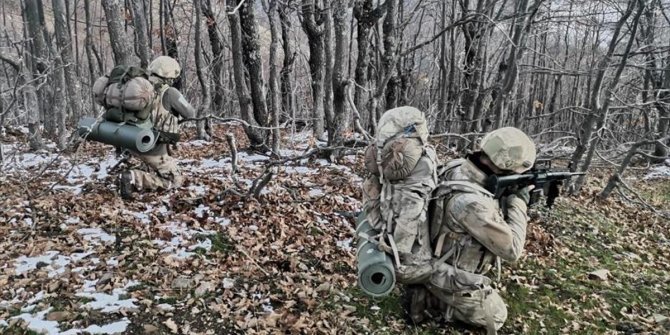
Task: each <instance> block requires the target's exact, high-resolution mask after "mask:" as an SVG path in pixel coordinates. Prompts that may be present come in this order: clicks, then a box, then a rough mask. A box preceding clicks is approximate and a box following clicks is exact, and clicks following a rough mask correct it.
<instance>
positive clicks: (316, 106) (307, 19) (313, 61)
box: [302, 0, 325, 138]
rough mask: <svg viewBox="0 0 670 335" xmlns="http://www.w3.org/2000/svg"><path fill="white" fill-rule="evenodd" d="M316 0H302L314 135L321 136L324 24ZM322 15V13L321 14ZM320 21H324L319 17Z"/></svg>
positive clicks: (322, 130) (322, 128) (322, 127)
mask: <svg viewBox="0 0 670 335" xmlns="http://www.w3.org/2000/svg"><path fill="white" fill-rule="evenodd" d="M314 1H315V0H303V1H302V16H303V21H302V27H303V30H304V31H305V33H306V34H307V39H308V40H309V69H310V72H311V74H312V101H313V106H312V119H313V122H314V126H313V130H314V136H315V137H316V138H320V137H321V136H322V135H323V132H324V126H323V120H324V110H323V101H324V87H323V84H324V68H325V60H324V57H325V56H324V52H325V51H324V25H323V24H322V23H321V24H319V23H320V22H317V19H316V16H317V14H316V13H315V11H316V10H317V8H316V6H315V4H314ZM319 16H321V14H319ZM319 21H322V20H321V19H319Z"/></svg>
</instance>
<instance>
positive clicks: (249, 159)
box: [226, 152, 270, 163]
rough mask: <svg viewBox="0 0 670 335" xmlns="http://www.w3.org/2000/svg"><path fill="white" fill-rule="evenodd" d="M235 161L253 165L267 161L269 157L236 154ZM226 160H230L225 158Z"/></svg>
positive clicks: (243, 153)
mask: <svg viewBox="0 0 670 335" xmlns="http://www.w3.org/2000/svg"><path fill="white" fill-rule="evenodd" d="M237 159H238V160H240V161H243V162H249V163H254V162H261V161H266V160H269V159H270V157H268V156H263V155H257V154H253V155H250V154H249V153H247V152H240V153H238V154H237ZM226 160H230V158H227V159H226Z"/></svg>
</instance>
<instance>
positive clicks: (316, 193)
mask: <svg viewBox="0 0 670 335" xmlns="http://www.w3.org/2000/svg"><path fill="white" fill-rule="evenodd" d="M308 195H309V196H310V197H312V198H316V197H321V196H324V195H326V193H324V192H323V190H322V189H320V188H313V189H311V190H309V193H308Z"/></svg>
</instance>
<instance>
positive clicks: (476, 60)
mask: <svg viewBox="0 0 670 335" xmlns="http://www.w3.org/2000/svg"><path fill="white" fill-rule="evenodd" d="M491 1H495V0H491ZM487 4H488V0H477V5H476V6H475V9H474V12H475V13H482V14H486V13H485V9H486V5H487ZM469 7H470V0H464V1H463V2H462V3H461V10H462V14H461V15H462V19H465V17H466V16H467V15H470V13H471V12H472V9H470V8H469ZM487 25H488V23H486V22H484V23H481V22H468V23H466V24H464V25H463V26H462V31H463V37H464V38H465V60H464V62H465V64H464V67H463V79H462V81H463V83H462V87H463V88H462V91H463V93H462V94H463V95H462V98H461V108H462V112H461V113H462V114H461V117H462V121H463V124H462V128H461V131H462V132H463V133H467V132H478V131H479V124H480V122H479V120H478V119H479V115H483V113H484V111H481V110H479V108H477V101H480V99H479V97H480V87H481V86H482V83H481V79H482V72H483V71H482V68H483V66H482V61H483V58H484V57H483V54H484V48H483V45H484V41H483V39H484V38H485V37H486V36H488V33H487V30H488V27H487ZM464 144H465V143H464V142H461V145H464Z"/></svg>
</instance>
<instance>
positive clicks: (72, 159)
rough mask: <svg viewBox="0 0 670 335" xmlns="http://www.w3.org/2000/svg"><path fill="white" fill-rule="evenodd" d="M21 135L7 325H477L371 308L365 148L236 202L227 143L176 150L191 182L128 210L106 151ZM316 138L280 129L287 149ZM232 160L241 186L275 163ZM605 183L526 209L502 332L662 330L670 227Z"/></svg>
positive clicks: (509, 268)
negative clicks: (361, 271)
mask: <svg viewBox="0 0 670 335" xmlns="http://www.w3.org/2000/svg"><path fill="white" fill-rule="evenodd" d="M215 131H216V134H217V135H219V138H220V137H223V135H224V134H225V133H226V132H228V131H230V132H234V133H235V134H236V137H237V138H238V139H242V138H243V136H242V134H241V133H240V131H239V129H236V128H227V127H223V126H222V127H217V128H216V130H215ZM21 140H22V138H21V136H20V134H18V135H17V136H8V137H7V138H5V139H4V141H3V143H2V144H3V147H4V148H5V155H6V156H7V157H5V162H4V163H3V164H2V169H1V170H0V184H1V186H0V209H1V210H0V333H3V334H25V333H46V334H89V333H90V334H108V333H115V332H118V333H122V332H123V333H129V334H140V333H155V334H163V333H180V334H236V333H239V334H255V333H258V334H262V333H295V334H299V333H306V334H321V333H328V334H359V333H375V334H398V333H401V334H402V333H404V334H434V333H437V334H459V333H478V332H477V331H476V330H474V329H472V328H469V327H467V326H464V325H461V324H456V325H446V324H440V323H431V322H429V323H426V324H422V325H409V324H407V323H406V321H405V320H404V313H403V310H402V305H401V300H402V298H401V296H402V292H401V289H397V290H396V291H394V292H393V294H392V295H390V296H389V297H386V298H384V299H377V300H373V299H369V298H367V297H365V296H363V295H362V294H361V293H360V291H359V290H358V289H357V288H356V275H355V245H354V244H353V243H352V238H353V233H354V230H353V224H354V222H353V213H355V212H357V211H358V210H360V206H361V204H360V201H359V199H360V193H359V186H360V183H361V182H362V179H361V177H360V176H362V160H361V156H360V155H351V156H346V157H344V158H343V159H342V161H340V162H338V163H337V164H335V163H329V162H327V161H325V160H322V159H319V158H316V157H312V158H309V159H303V160H297V161H293V162H289V163H286V164H283V165H281V166H280V167H279V168H278V171H277V175H276V176H275V177H274V178H273V179H272V181H271V182H270V184H269V185H268V186H267V187H266V188H265V190H264V192H263V194H262V195H261V197H260V199H258V200H253V199H243V198H241V197H239V196H237V195H235V194H234V192H229V190H231V189H233V188H235V186H234V185H233V181H232V179H231V176H230V173H231V165H230V159H229V153H228V147H227V145H226V143H225V141H220V140H215V141H214V142H212V143H205V142H200V141H188V142H185V143H183V144H181V145H180V149H179V152H178V154H177V155H178V157H179V159H180V167H181V168H182V169H183V172H184V174H185V176H186V178H187V181H186V184H185V185H184V186H183V187H182V188H180V189H177V190H175V191H171V192H168V193H148V194H144V195H140V196H138V198H137V199H136V200H135V201H132V202H128V201H122V200H121V199H120V198H119V197H118V196H117V193H116V185H115V181H114V180H115V176H114V174H113V173H110V171H109V169H110V168H111V167H113V166H114V165H115V164H116V162H117V158H116V157H115V156H114V153H113V150H112V149H110V148H108V147H104V146H102V145H96V144H91V143H87V144H85V145H84V146H82V147H80V148H79V150H77V151H76V152H69V153H65V154H63V155H57V154H53V153H48V152H45V153H42V154H40V153H37V154H35V153H26V152H24V151H25V148H24V146H23V145H21V144H18V143H21ZM316 144H318V143H317V142H315V141H312V140H310V139H309V136H306V134H303V133H298V134H294V135H293V136H289V135H287V143H286V145H285V147H286V148H285V149H284V150H283V151H282V155H285V156H299V155H301V154H302V153H304V152H305V150H306V149H307V148H308V147H309V146H310V145H316ZM239 146H240V147H241V148H242V147H244V146H245V143H240V144H239ZM239 159H240V163H239V165H240V171H239V172H238V179H239V180H240V181H241V184H242V185H241V186H242V187H243V188H246V187H249V186H250V185H251V183H252V182H253V180H254V179H255V178H256V177H258V176H259V175H260V174H261V173H262V172H263V169H264V164H265V163H266V162H267V161H268V160H270V159H271V158H269V157H267V156H264V155H259V154H254V153H246V152H240V154H239ZM641 176H643V174H641V175H640V176H639V177H640V178H637V179H635V180H629V184H633V185H635V187H636V189H638V190H641V192H640V194H641V195H642V196H643V197H644V198H645V200H646V201H647V202H649V203H650V204H652V205H654V206H655V207H656V208H658V209H659V210H665V211H667V210H670V204H669V203H670V180H669V179H667V177H665V179H664V177H662V176H661V177H660V178H658V179H653V180H644V179H642V178H641ZM605 177H606V174H604V173H603V174H602V175H596V176H594V178H592V180H591V182H590V184H589V185H588V187H587V191H586V192H584V193H583V195H582V196H580V197H578V198H567V199H561V200H560V201H559V202H558V204H557V206H556V208H554V210H553V211H551V212H547V211H545V210H543V209H538V210H536V211H535V214H534V219H533V223H532V225H531V228H530V230H529V238H528V244H527V252H526V254H525V256H524V257H523V258H522V259H521V260H520V261H519V262H518V263H517V264H514V265H505V266H504V269H505V270H504V272H503V279H502V282H501V283H499V287H500V289H501V291H502V295H503V296H504V298H505V300H506V302H507V303H508V306H509V311H510V316H509V319H508V322H507V324H506V325H505V327H504V328H503V331H502V332H503V333H508V334H518V333H528V334H536V333H547V334H562V333H572V334H588V333H592V334H602V333H622V334H624V333H627V334H633V333H643V332H647V333H649V334H664V333H667V332H668V331H669V330H668V329H670V328H663V327H664V325H667V322H666V321H664V320H663V318H664V317H667V316H670V305H669V304H668V301H670V291H669V287H670V277H669V275H668V270H669V269H670V265H669V264H668V262H669V259H670V240H669V239H668V238H670V237H668V224H669V223H668V222H667V221H664V220H663V219H661V218H660V217H659V216H658V215H655V214H653V213H652V212H651V211H649V210H647V209H644V208H643V207H642V206H640V205H635V204H631V203H628V202H627V201H625V200H621V199H622V198H620V197H618V196H617V195H614V196H613V197H612V199H611V200H608V201H606V202H604V203H601V202H598V201H595V200H593V199H594V198H595V197H594V194H592V193H591V191H593V192H595V191H596V190H598V189H599V188H600V187H601V186H602V180H604V179H605ZM599 270H607V271H599Z"/></svg>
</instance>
